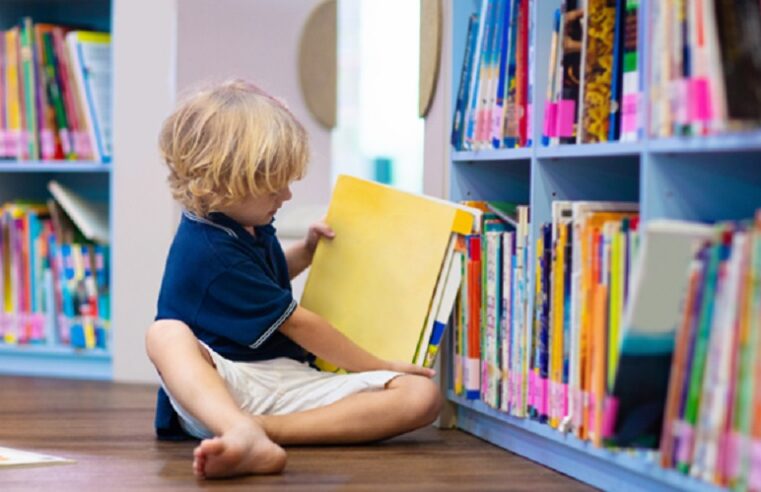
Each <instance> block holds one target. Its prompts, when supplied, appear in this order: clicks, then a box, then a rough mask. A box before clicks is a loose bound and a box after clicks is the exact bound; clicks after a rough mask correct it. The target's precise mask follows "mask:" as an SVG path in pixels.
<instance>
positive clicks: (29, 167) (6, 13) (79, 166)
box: [0, 0, 113, 380]
mask: <svg viewBox="0 0 761 492" xmlns="http://www.w3.org/2000/svg"><path fill="white" fill-rule="evenodd" d="M24 17H31V19H32V20H33V22H35V23H37V22H40V23H42V22H45V23H54V24H61V25H65V26H71V27H74V28H77V29H85V30H95V31H104V32H111V26H112V5H111V0H8V1H4V2H1V3H0V29H3V30H5V29H8V28H10V27H12V26H14V25H18V23H19V22H20V21H21V19H22V18H24ZM50 180H56V181H58V182H59V183H61V184H62V185H64V186H66V187H67V188H70V189H72V190H74V191H76V192H77V193H78V194H80V195H81V196H83V197H85V198H87V199H88V200H92V201H95V202H100V203H105V204H107V205H108V210H109V215H111V216H112V215H113V204H112V196H113V193H112V190H113V183H112V164H104V163H101V162H95V161H81V160H56V161H43V160H39V161H9V160H0V204H1V203H7V202H10V201H14V200H35V201H43V202H44V201H45V200H47V199H48V198H50V194H49V193H48V191H47V183H48V182H49V181H50ZM111 235H112V236H113V234H111ZM110 243H113V241H110ZM110 261H111V263H110V264H109V265H108V270H109V271H113V268H112V266H113V254H111V255H110ZM109 337H110V340H109V344H110V343H111V342H112V338H113V337H112V336H111V333H109ZM0 375H24V376H45V377H60V378H73V379H94V380H110V379H112V354H111V352H110V350H103V349H91V350H78V349H74V348H72V347H66V346H58V345H52V344H34V343H31V344H23V345H8V344H0Z"/></svg>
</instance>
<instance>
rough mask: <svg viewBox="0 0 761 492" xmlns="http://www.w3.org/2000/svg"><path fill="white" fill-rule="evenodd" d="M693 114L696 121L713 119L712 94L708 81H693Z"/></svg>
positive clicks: (700, 79)
mask: <svg viewBox="0 0 761 492" xmlns="http://www.w3.org/2000/svg"><path fill="white" fill-rule="evenodd" d="M691 92H692V104H693V108H692V113H693V116H694V119H695V121H710V119H711V92H710V90H709V87H708V79H706V78H694V79H692V91H691Z"/></svg>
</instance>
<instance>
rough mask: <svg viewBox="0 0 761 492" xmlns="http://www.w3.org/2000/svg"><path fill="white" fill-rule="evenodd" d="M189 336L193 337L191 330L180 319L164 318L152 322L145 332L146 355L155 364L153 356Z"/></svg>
mask: <svg viewBox="0 0 761 492" xmlns="http://www.w3.org/2000/svg"><path fill="white" fill-rule="evenodd" d="M189 336H190V337H193V338H194V339H195V337H194V336H193V332H192V331H190V328H188V326H187V325H186V324H185V323H183V322H182V321H177V320H171V319H166V320H159V321H156V322H154V323H153V324H152V325H151V326H150V327H149V328H148V331H146V333H145V349H146V352H148V357H150V359H151V360H152V361H153V362H154V364H155V363H156V360H155V358H156V357H157V356H159V355H160V354H161V353H162V352H164V351H165V350H166V348H167V347H170V346H172V345H174V344H176V343H177V341H178V340H182V339H184V338H187V337H189Z"/></svg>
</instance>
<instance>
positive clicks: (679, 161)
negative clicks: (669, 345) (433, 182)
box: [447, 0, 761, 491]
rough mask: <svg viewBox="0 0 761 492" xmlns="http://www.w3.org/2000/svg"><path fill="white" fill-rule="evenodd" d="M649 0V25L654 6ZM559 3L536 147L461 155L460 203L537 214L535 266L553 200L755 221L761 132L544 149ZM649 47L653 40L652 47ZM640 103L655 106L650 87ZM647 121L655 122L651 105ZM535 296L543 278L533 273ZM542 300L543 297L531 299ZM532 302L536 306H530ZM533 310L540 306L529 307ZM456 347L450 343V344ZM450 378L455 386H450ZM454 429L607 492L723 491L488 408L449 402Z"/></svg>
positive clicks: (548, 18)
mask: <svg viewBox="0 0 761 492" xmlns="http://www.w3.org/2000/svg"><path fill="white" fill-rule="evenodd" d="M654 1H657V0H641V1H640V13H639V15H640V17H639V19H640V22H643V20H642V19H649V17H648V12H649V5H652V2H654ZM560 3H561V2H560V0H534V1H533V3H532V6H533V9H534V11H533V13H532V15H533V16H534V23H535V24H534V25H535V29H534V31H533V38H532V39H531V41H530V42H531V43H533V46H534V55H535V59H536V61H537V62H536V63H535V64H534V73H533V83H534V86H533V93H532V97H533V100H532V101H531V105H532V107H533V118H532V120H531V125H532V127H531V128H530V129H529V131H530V132H531V133H530V135H531V137H532V142H533V145H532V146H530V147H526V148H520V149H498V150H484V151H454V150H453V151H452V152H451V154H450V166H449V170H450V173H449V175H450V189H449V197H450V199H452V200H467V199H473V200H479V199H483V200H508V201H514V202H518V203H527V204H529V205H530V219H531V228H530V239H529V241H530V242H529V244H530V245H531V248H530V253H529V265H533V264H534V251H533V246H534V238H536V237H537V233H538V230H539V226H540V224H542V223H545V222H550V220H551V203H552V201H554V200H616V201H637V202H639V204H640V215H641V219H642V221H644V222H648V221H651V220H654V219H659V218H668V219H680V220H696V221H706V222H715V221H721V220H734V219H743V218H750V217H752V216H753V214H754V212H755V210H756V209H758V208H761V131H759V130H757V131H748V132H744V133H735V134H726V135H714V136H710V137H705V138H702V137H695V138H676V137H675V138H668V139H655V138H652V137H648V136H647V135H646V134H645V135H644V136H643V137H642V138H641V139H640V140H639V141H637V142H610V143H601V144H583V145H562V146H555V147H544V146H542V145H541V144H538V142H540V141H541V140H540V137H541V122H542V121H543V118H544V114H543V113H544V110H543V108H544V96H545V91H544V88H545V87H546V82H547V76H548V73H547V72H548V67H547V63H546V60H548V59H549V57H550V55H549V51H550V42H551V35H552V21H553V12H554V10H555V9H556V8H558V7H559V6H560ZM479 6H480V1H478V0H452V1H451V2H450V4H449V7H450V12H451V30H450V32H451V48H452V51H451V56H452V59H451V67H452V73H451V78H450V85H449V87H448V89H449V90H450V102H451V107H452V108H454V107H455V102H456V96H457V88H458V87H459V78H460V69H461V67H462V62H463V57H464V53H465V41H466V33H467V28H468V18H469V16H470V15H471V14H473V13H476V14H477V13H478V12H479ZM643 38H644V39H643ZM639 39H640V40H641V41H642V42H641V43H640V51H639V57H640V58H641V59H642V66H644V67H647V66H648V65H649V55H648V51H649V46H648V42H649V38H648V37H647V36H644V37H642V36H640V38H639ZM643 91H644V92H643V95H642V101H643V102H644V101H647V96H648V94H649V92H648V86H647V78H645V87H644V88H643ZM643 110H644V115H643V117H644V120H643V121H645V122H646V121H648V119H647V118H648V113H647V105H644V107H643ZM529 271H530V274H529V278H530V284H529V292H531V291H532V287H531V285H533V278H532V277H533V274H534V272H533V269H529ZM532 297H533V296H532ZM531 303H533V299H532V301H531ZM529 309H530V312H533V307H532V306H531V305H529ZM450 346H451V343H450ZM451 376H452V374H451V368H450V371H449V380H450V383H449V388H451V387H452V385H451V380H452V377H451ZM447 397H448V400H449V401H450V402H451V403H452V405H453V406H454V410H455V415H456V425H457V427H459V428H460V429H463V430H465V431H467V432H469V433H472V434H474V435H476V436H478V437H480V438H482V439H485V440H486V441H489V442H491V443H494V444H496V445H498V446H500V447H503V448H505V449H507V450H509V451H512V452H515V453H517V454H519V455H522V456H525V457H527V458H529V459H531V460H533V461H536V462H538V463H540V464H543V465H545V466H548V467H550V468H553V469H555V470H558V471H560V472H562V473H564V474H566V475H569V476H571V477H574V478H576V479H578V480H581V481H582V482H586V483H588V484H590V485H593V486H596V487H600V488H602V489H605V490H648V491H654V490H684V489H688V490H700V491H711V490H721V489H720V488H718V487H717V486H714V485H712V484H709V483H705V482H701V481H698V480H695V479H692V478H690V477H687V476H685V475H682V474H680V473H678V472H676V471H674V470H665V469H662V468H661V467H660V466H659V465H658V464H656V463H654V462H653V460H652V458H650V459H648V458H647V457H646V456H645V454H644V453H634V452H622V451H613V450H609V449H604V448H596V447H594V446H593V445H592V444H591V443H589V442H586V441H581V440H579V439H577V438H576V437H574V436H572V435H565V434H562V433H560V432H559V431H556V430H554V429H552V428H550V427H549V426H546V425H543V424H540V423H538V422H535V421H532V420H527V419H519V418H516V417H512V416H510V415H507V414H504V413H502V412H500V411H497V410H494V409H492V408H491V407H489V406H487V405H486V404H484V403H483V402H480V401H471V400H466V399H465V398H463V397H461V396H458V395H456V394H455V393H454V392H453V391H451V389H450V390H449V391H448V392H447Z"/></svg>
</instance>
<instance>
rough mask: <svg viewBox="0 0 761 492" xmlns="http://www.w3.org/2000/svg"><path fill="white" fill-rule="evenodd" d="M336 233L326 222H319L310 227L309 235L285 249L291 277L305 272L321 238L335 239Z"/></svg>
mask: <svg viewBox="0 0 761 492" xmlns="http://www.w3.org/2000/svg"><path fill="white" fill-rule="evenodd" d="M334 236H335V233H334V232H333V229H331V228H330V226H329V225H328V224H326V223H325V222H317V223H315V224H312V225H311V226H310V227H309V232H308V233H307V237H306V238H304V240H303V241H299V242H298V243H296V244H294V245H293V246H291V247H289V248H288V249H287V250H286V251H285V261H286V263H288V276H289V277H290V278H291V279H294V278H296V276H297V275H298V274H299V273H301V272H303V271H304V269H306V267H308V266H309V265H311V264H312V258H313V257H314V251H315V249H317V243H318V242H319V240H320V238H322V237H326V238H328V239H333V237H334Z"/></svg>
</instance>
